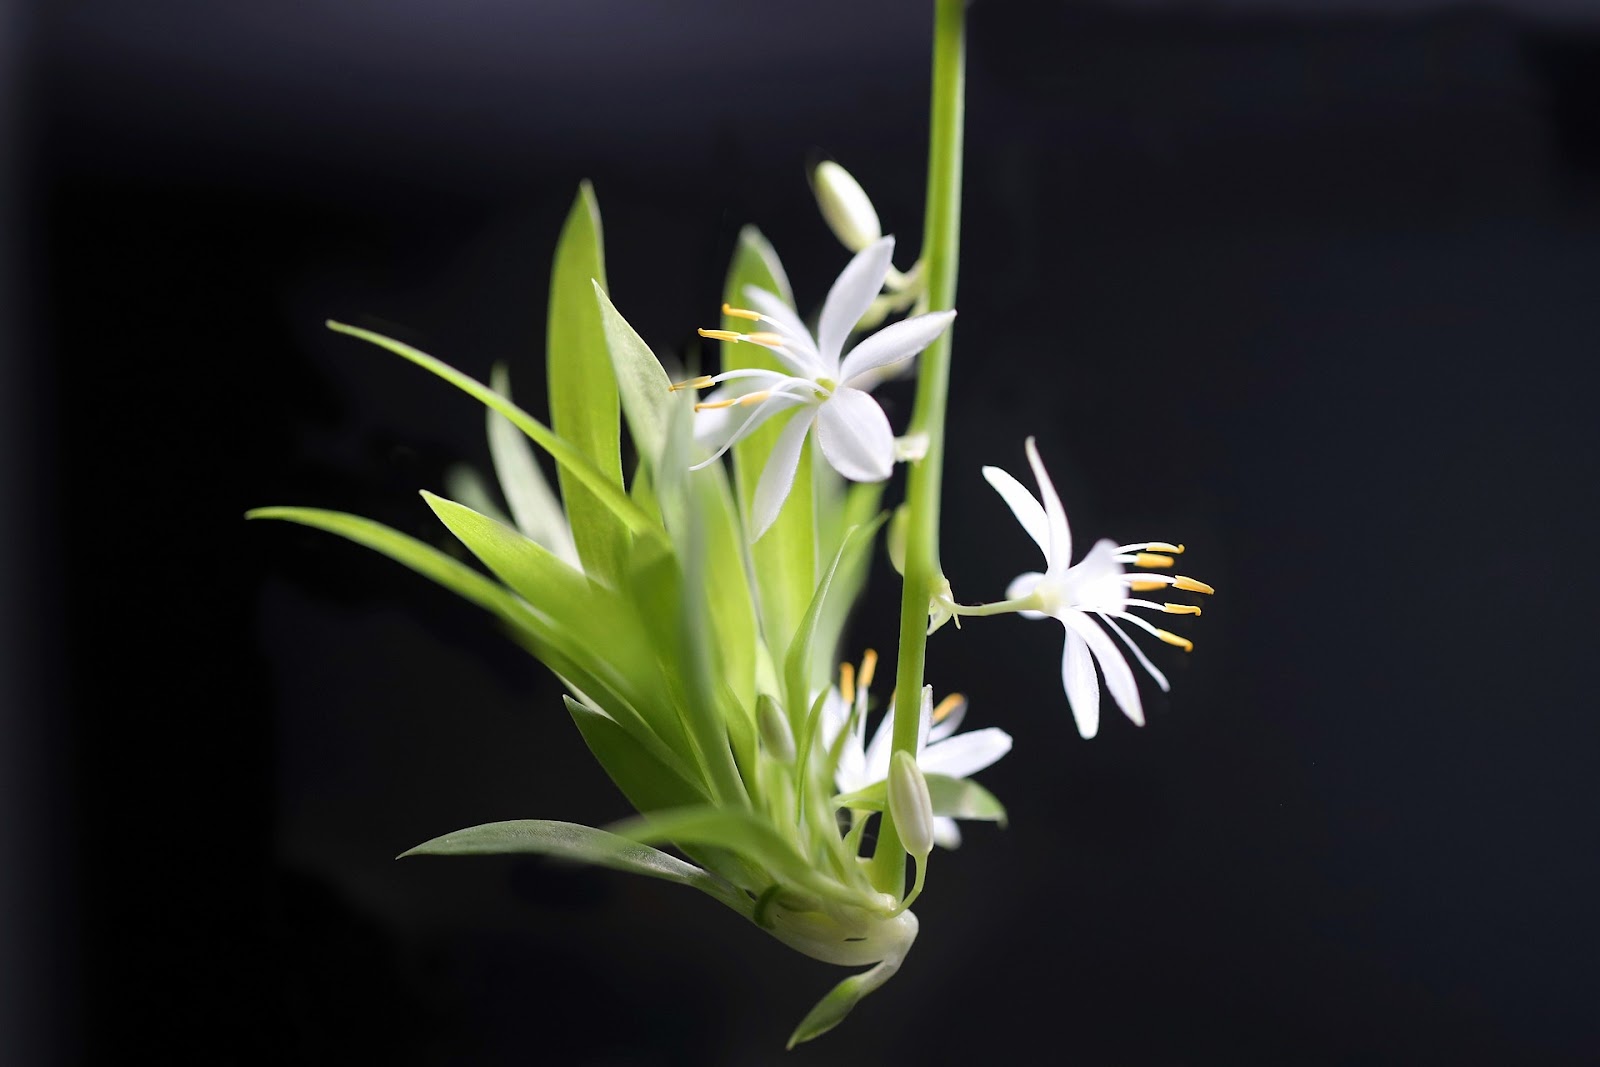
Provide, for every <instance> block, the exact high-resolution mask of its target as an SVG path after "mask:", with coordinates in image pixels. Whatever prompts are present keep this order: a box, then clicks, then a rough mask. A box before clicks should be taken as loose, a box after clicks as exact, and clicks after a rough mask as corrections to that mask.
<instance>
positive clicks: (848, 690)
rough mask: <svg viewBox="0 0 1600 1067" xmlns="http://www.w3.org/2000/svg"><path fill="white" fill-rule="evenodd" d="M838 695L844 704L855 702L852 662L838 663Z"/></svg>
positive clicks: (854, 677) (854, 673) (854, 676)
mask: <svg viewBox="0 0 1600 1067" xmlns="http://www.w3.org/2000/svg"><path fill="white" fill-rule="evenodd" d="M839 695H840V696H842V697H844V702H845V703H846V704H854V703H855V702H856V669H855V666H854V665H853V664H850V663H841V664H839Z"/></svg>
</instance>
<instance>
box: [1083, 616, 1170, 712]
mask: <svg viewBox="0 0 1600 1067" xmlns="http://www.w3.org/2000/svg"><path fill="white" fill-rule="evenodd" d="M1100 617H1101V618H1102V619H1104V620H1105V621H1106V625H1107V626H1109V627H1111V632H1112V633H1114V634H1116V635H1117V636H1118V637H1120V638H1122V643H1123V644H1125V645H1127V646H1128V651H1129V652H1132V653H1133V655H1134V658H1135V659H1137V660H1138V661H1139V665H1140V666H1141V667H1143V668H1144V669H1145V670H1147V671H1149V672H1150V677H1152V678H1154V679H1155V680H1156V684H1157V685H1159V686H1160V687H1161V691H1162V692H1163V693H1170V692H1172V686H1171V685H1170V684H1168V682H1167V676H1166V675H1164V674H1162V673H1161V672H1160V671H1158V670H1156V665H1155V664H1154V663H1151V662H1150V657H1149V656H1147V655H1145V654H1144V650H1143V649H1141V648H1140V647H1139V646H1138V645H1136V644H1134V643H1133V638H1131V637H1129V636H1128V631H1126V630H1124V629H1123V628H1122V627H1120V626H1118V625H1117V621H1116V620H1115V619H1113V618H1111V616H1109V615H1101V616H1100Z"/></svg>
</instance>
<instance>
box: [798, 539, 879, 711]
mask: <svg viewBox="0 0 1600 1067" xmlns="http://www.w3.org/2000/svg"><path fill="white" fill-rule="evenodd" d="M883 519H884V516H882V515H879V516H878V517H877V518H875V519H873V520H872V521H870V522H868V523H866V524H864V525H861V526H856V527H853V528H851V530H850V532H849V533H848V534H846V535H845V539H844V542H843V543H842V544H840V545H839V551H838V552H837V553H835V554H834V557H833V562H832V563H831V564H830V565H829V566H828V569H827V571H826V572H825V573H824V574H823V576H822V580H821V581H820V582H818V583H817V589H816V593H815V594H814V595H813V596H812V597H811V604H810V605H809V606H808V607H807V608H806V613H805V615H804V617H802V618H801V620H800V625H799V627H798V628H797V629H796V631H795V635H794V643H793V644H792V645H790V646H789V656H788V659H787V660H786V661H785V663H784V685H785V686H786V690H787V695H788V700H789V713H790V714H791V715H795V714H798V711H799V709H800V708H803V707H806V706H808V705H809V703H810V695H811V689H812V684H811V682H812V679H811V670H810V667H811V644H812V640H813V638H814V637H815V635H816V632H817V623H818V621H819V620H820V619H821V618H822V613H823V609H824V607H825V606H826V604H827V602H828V599H829V596H830V594H831V589H832V587H833V582H834V578H835V577H836V576H837V575H838V574H839V572H840V571H841V570H842V569H844V568H845V566H846V565H847V564H849V563H853V562H854V560H855V557H856V556H858V555H861V554H864V553H865V552H866V549H867V546H868V545H870V544H871V543H872V538H873V536H874V535H876V534H877V532H878V527H879V526H882V525H883ZM796 725H799V724H798V723H797V724H796Z"/></svg>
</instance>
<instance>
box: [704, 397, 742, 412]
mask: <svg viewBox="0 0 1600 1067" xmlns="http://www.w3.org/2000/svg"><path fill="white" fill-rule="evenodd" d="M742 400H744V397H742V396H736V397H733V398H732V399H730V400H702V401H700V403H698V404H696V405H695V406H694V409H695V410H696V411H718V410H721V409H722V408H731V407H733V405H735V404H737V403H739V402H740V401H742Z"/></svg>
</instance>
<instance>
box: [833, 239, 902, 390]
mask: <svg viewBox="0 0 1600 1067" xmlns="http://www.w3.org/2000/svg"><path fill="white" fill-rule="evenodd" d="M893 255H894V238H893V237H885V238H883V240H881V241H874V242H873V243H872V244H870V245H868V246H867V247H866V248H864V249H862V250H861V251H860V252H858V253H856V256H855V258H854V259H852V260H851V261H850V262H849V264H848V265H847V266H846V267H845V268H844V270H843V271H841V272H840V274H839V277H838V279H837V280H836V281H834V283H833V288H832V289H829V290H828V299H827V300H825V301H823V303H822V316H821V318H820V319H819V320H818V322H817V354H818V356H819V358H820V359H821V361H822V365H823V369H824V371H825V372H826V371H830V370H831V371H832V372H833V373H832V374H829V375H828V377H830V378H835V379H837V378H838V376H839V375H838V370H839V353H840V352H841V351H843V350H844V342H845V338H847V337H849V336H850V331H851V330H853V329H854V328H855V325H856V323H858V322H860V321H861V316H863V315H865V314H866V313H867V306H868V305H869V304H871V303H872V301H873V299H874V298H875V297H876V296H877V295H878V291H879V290H880V289H882V288H883V279H884V277H885V276H886V275H887V274H888V273H889V260H890V258H891V257H893Z"/></svg>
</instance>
